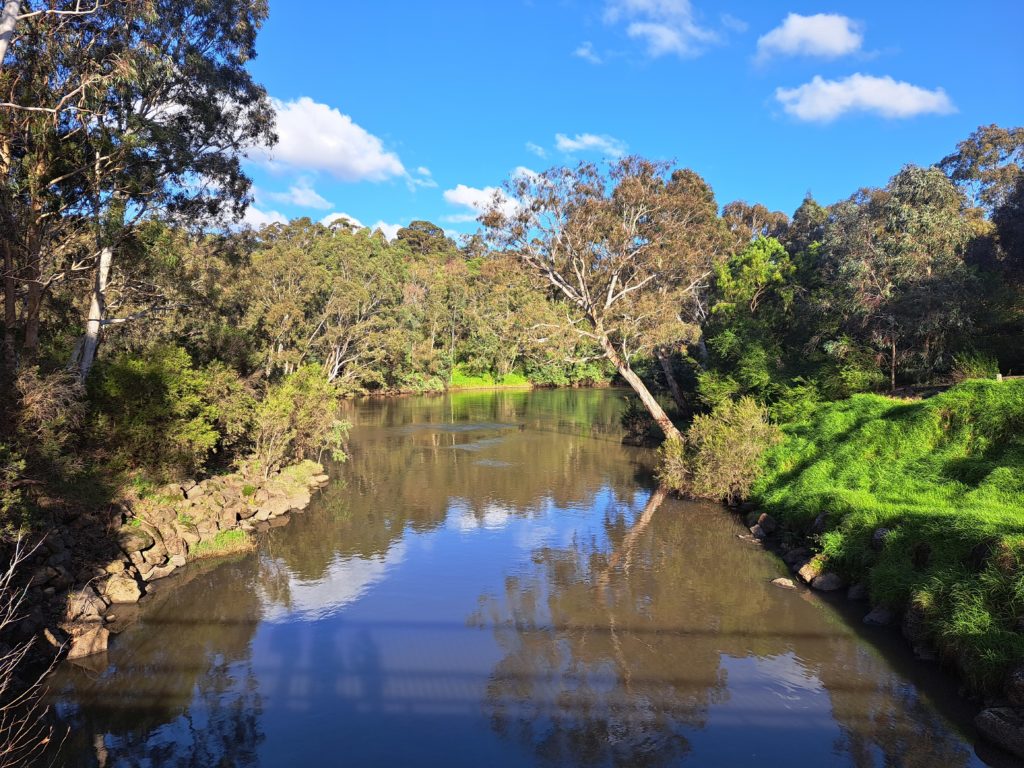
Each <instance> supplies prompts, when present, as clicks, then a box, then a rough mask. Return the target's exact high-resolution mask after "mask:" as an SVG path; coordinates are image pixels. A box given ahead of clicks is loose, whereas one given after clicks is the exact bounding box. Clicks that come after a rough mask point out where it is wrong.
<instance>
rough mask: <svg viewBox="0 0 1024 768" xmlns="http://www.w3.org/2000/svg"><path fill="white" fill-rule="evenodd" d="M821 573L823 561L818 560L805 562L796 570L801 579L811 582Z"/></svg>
mask: <svg viewBox="0 0 1024 768" xmlns="http://www.w3.org/2000/svg"><path fill="white" fill-rule="evenodd" d="M820 573H821V563H819V562H818V561H817V560H810V561H808V562H806V563H804V564H803V565H802V566H801V567H800V569H799V570H798V571H797V572H796V575H797V576H799V577H800V579H801V581H804V582H805V583H807V584H810V583H811V582H812V581H814V580H815V579H816V578H818V575H819V574H820Z"/></svg>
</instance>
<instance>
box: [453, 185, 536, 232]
mask: <svg viewBox="0 0 1024 768" xmlns="http://www.w3.org/2000/svg"><path fill="white" fill-rule="evenodd" d="M444 199H445V201H446V202H448V203H450V204H452V205H458V206H461V207H463V208H468V209H469V211H470V212H467V213H454V214H451V215H449V216H445V218H444V220H445V221H447V222H449V223H452V224H464V223H467V222H470V221H475V220H476V219H477V218H478V217H479V216H480V215H481V214H483V213H485V212H486V211H487V210H489V209H490V207H491V205H493V204H494V203H495V202H497V204H498V208H499V210H500V211H501V212H502V213H503V214H505V215H506V216H511V215H512V214H514V213H515V212H516V211H518V210H519V203H518V202H517V201H516V200H513V199H512V198H511V197H509V196H508V195H507V194H506V193H505V192H503V191H502V190H500V189H498V188H497V187H484V188H483V189H479V188H477V187H467V186H466V185H465V184H459V185H458V186H456V187H455V189H446V190H445V191H444Z"/></svg>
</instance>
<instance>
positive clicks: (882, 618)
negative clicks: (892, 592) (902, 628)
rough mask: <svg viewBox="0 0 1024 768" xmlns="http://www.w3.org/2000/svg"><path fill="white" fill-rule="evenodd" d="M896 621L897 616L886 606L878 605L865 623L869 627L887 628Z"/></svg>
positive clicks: (866, 618) (865, 619) (866, 617)
mask: <svg viewBox="0 0 1024 768" xmlns="http://www.w3.org/2000/svg"><path fill="white" fill-rule="evenodd" d="M895 620H896V616H895V614H893V612H892V611H890V610H889V609H888V608H886V607H885V606H884V605H876V606H875V607H874V608H872V609H871V611H870V612H869V613H868V615H867V616H865V617H864V623H865V624H867V625H868V626H869V627H887V626H889V625H890V624H892V623H893V622H894V621H895Z"/></svg>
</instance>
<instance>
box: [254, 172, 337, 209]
mask: <svg viewBox="0 0 1024 768" xmlns="http://www.w3.org/2000/svg"><path fill="white" fill-rule="evenodd" d="M260 197H265V198H266V199H268V200H274V201H276V202H279V203H291V204H292V205H297V206H299V207H300V208H318V209H320V210H326V209H327V208H330V207H331V206H332V205H333V203H331V201H330V200H327V199H325V198H324V197H323V196H322V195H321V194H320V193H319V192H317V191H316V190H315V189H313V182H312V181H310V180H309V179H307V178H301V179H299V180H298V181H297V182H295V184H293V185H292V186H290V187H289V188H288V191H287V192H261V193H260Z"/></svg>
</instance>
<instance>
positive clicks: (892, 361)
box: [889, 341, 896, 392]
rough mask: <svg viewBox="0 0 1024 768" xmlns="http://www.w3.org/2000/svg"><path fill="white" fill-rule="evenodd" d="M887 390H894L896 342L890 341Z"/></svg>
mask: <svg viewBox="0 0 1024 768" xmlns="http://www.w3.org/2000/svg"><path fill="white" fill-rule="evenodd" d="M889 391H890V392H895V391H896V342H895V341H893V342H892V356H891V357H890V359H889Z"/></svg>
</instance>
